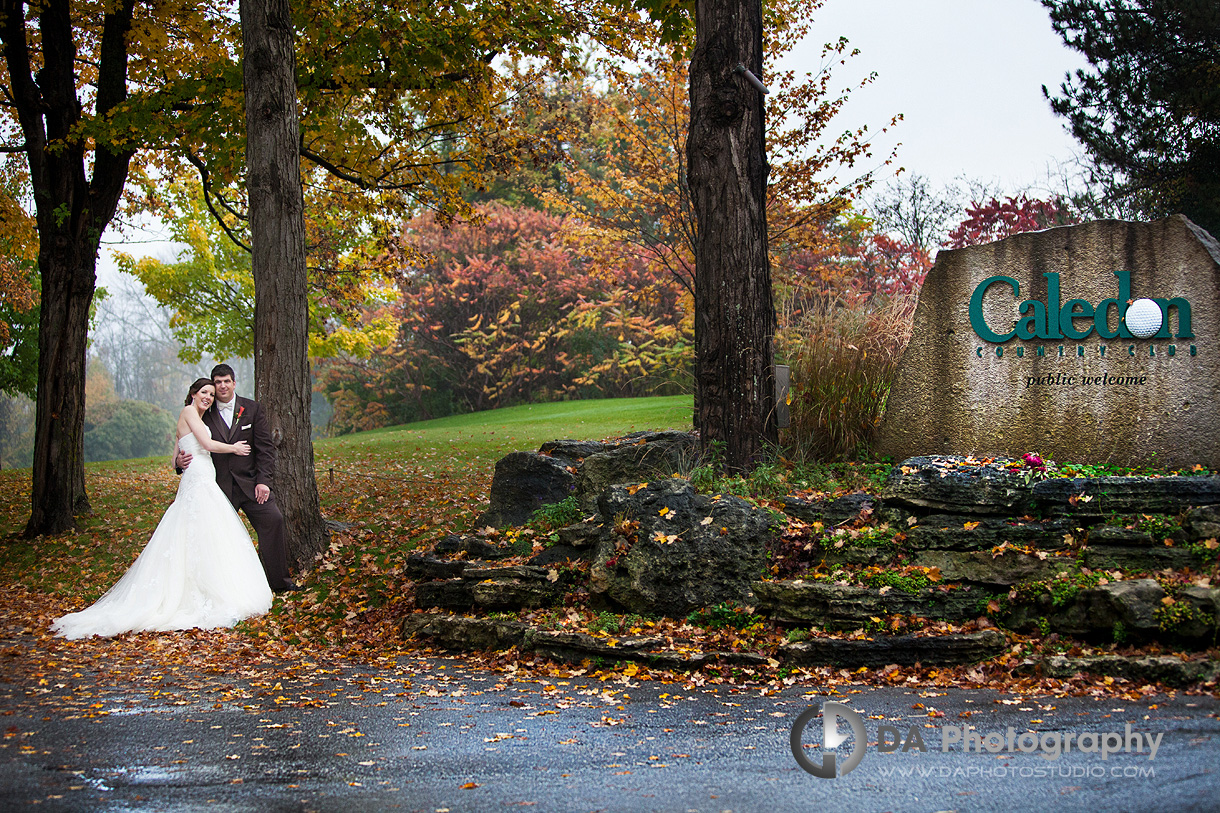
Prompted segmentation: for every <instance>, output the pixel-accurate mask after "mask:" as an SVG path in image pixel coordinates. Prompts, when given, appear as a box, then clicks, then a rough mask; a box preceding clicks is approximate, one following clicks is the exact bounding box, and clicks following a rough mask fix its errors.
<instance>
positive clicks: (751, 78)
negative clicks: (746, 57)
mask: <svg viewBox="0 0 1220 813" xmlns="http://www.w3.org/2000/svg"><path fill="white" fill-rule="evenodd" d="M733 73H740V74H742V75H743V76H745V78H746V81H747V82H749V83H750V84H751V85H753V86H754V87H756V88H757V89H758V92H759V93H761V94H763V95H764V96H765V95H766V94H768V93H770V92H771V91H769V90H767V86H766V85H764V84H763V83H762V80H761V79H759V78H758V77H757V76H755V75H754V73H753V72H752V71H751V70H750V69H749V68H747V67H746V66H745V65H742V64H741V63H740V62H738V63H737V67H736V68H734V69H733Z"/></svg>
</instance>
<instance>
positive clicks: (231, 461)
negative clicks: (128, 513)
mask: <svg viewBox="0 0 1220 813" xmlns="http://www.w3.org/2000/svg"><path fill="white" fill-rule="evenodd" d="M212 381H213V383H214V384H215V386H216V404H215V405H214V406H213V408H212V409H210V410H208V411H207V413H206V414H205V415H204V423H205V424H207V426H208V428H209V429H210V430H211V432H212V436H213V437H215V438H216V439H218V440H223V441H225V442H226V443H235V442H237V441H241V440H244V441H246V442H247V443H249V444H250V454H249V455H247V456H245V457H239V456H237V455H231V454H216V455H212V462H213V464H214V465H215V467H216V484H217V485H218V486H220V490H221V491H222V492H224V495H225V496H226V497H228V498H229V501H230V502H231V503H232V504H233V507H234V508H235V509H237V510H238V511H241V512H242V513H243V514H245V515H246V518H247V519H249V520H250V524H251V525H253V526H254V530H255V533H256V534H257V535H258V556H259V559H260V560H261V561H262V563H263V570H264V571H265V572H266V574H267V583H268V584H269V585H270V586H271V589H272V590H274V591H276V592H283V591H285V590H294V589H296V585H295V584H294V583H293V582H292V581H291V579H289V578H288V558H287V547H286V542H285V536H286V532H285V528H284V516H283V514H282V513H281V512H280V508H279V505H278V504H277V503H276V501H275V495H274V493H273V490H272V489H273V487H274V485H275V463H276V456H275V454H276V450H275V444H274V442H273V441H272V438H271V430H270V427H269V425H268V421H267V416H266V414H265V413H264V412H263V409H262V406H261V405H260V404H259V403H258V402H257V401H253V400H251V399H249V398H243V397H241V396H239V395H237V394H236V387H237V384H236V381H235V380H234V376H233V369H232V368H231V367H229V365H227V364H218V365H217V366H216V367H215V368H214V369H213V370H212ZM176 462H177V463H178V464H179V465H184V463H183V458H182V456H181V455H179V457H178V458H177V460H176ZM186 462H187V463H189V458H188V459H187V461H186Z"/></svg>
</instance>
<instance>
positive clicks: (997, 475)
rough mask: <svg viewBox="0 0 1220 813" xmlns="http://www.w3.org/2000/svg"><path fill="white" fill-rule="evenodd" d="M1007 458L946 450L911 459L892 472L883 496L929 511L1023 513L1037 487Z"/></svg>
mask: <svg viewBox="0 0 1220 813" xmlns="http://www.w3.org/2000/svg"><path fill="white" fill-rule="evenodd" d="M1007 462H1008V461H1007V460H998V461H993V462H990V463H982V462H978V461H974V460H973V458H964V457H954V456H944V455H936V456H930V457H912V458H908V459H907V460H904V461H903V462H902V464H901V465H898V466H895V467H894V468H893V470H892V471H891V472H890V476H889V479H888V480H887V481H886V484H885V491H884V493H883V494H882V497H883V498H884V500H885V502H886V503H887V504H888V503H897V504H899V505H904V506H908V507H911V508H914V509H921V510H923V511H924V512H928V511H932V512H937V513H949V514H996V515H1003V516H1019V515H1021V514H1023V513H1024V512H1025V508H1026V506H1027V504H1028V503H1029V500H1030V496H1031V489H1030V487H1029V485H1028V484H1027V483H1026V482H1025V478H1024V477H1023V476H1022V475H1021V474H1020V473H1019V472H1018V471H1015V470H1012V469H1009V468H1008V467H1007V465H1006V463H1007Z"/></svg>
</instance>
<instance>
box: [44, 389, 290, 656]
mask: <svg viewBox="0 0 1220 813" xmlns="http://www.w3.org/2000/svg"><path fill="white" fill-rule="evenodd" d="M215 398H216V388H215V387H214V386H213V385H212V382H211V380H210V379H207V378H201V379H199V380H198V381H196V382H195V383H194V384H192V385H191V389H190V394H189V395H187V398H186V406H185V407H184V408H183V410H182V413H181V414H180V415H179V416H178V446H179V447H180V448H181V449H183V450H185V451H187V452H189V453H191V454H192V455H194V460H193V462H192V464H191V465H190V467H189V468H187V469H186V471H185V472H184V473H183V475H182V480H181V481H180V482H179V483H178V495H177V497H175V499H174V502H173V504H171V505H170V507H169V508H167V509H166V510H165V515H164V516H162V517H161V522H160V523H159V524H158V525H157V529H156V530H155V531H153V535H152V538H151V539H149V540H148V544H147V545H145V546H144V550H143V551H142V552H141V553H140V555H139V557H137V558H136V560H135V562H133V563H132V565H131V567H130V568H128V569H127V572H126V573H124V574H123V577H122V578H121V579H119V580H118V582H116V583H115V585H114V586H113V587H111V588H110V590H108V591H107V592H106V594H105V595H104V596H102V597H101V598H100V599H98V600H97V601H96V602H95V603H94V604H93V605H92V606H90V607H88V608H86V609H84V610H82V611H80V612H78V613H70V614H68V615H65V616H63V617H62V618H58V619H56V620H55V621H54V623H52V625H51V630H52V631H53V632H55V633H56V634H58V635H62V636H63V637H65V638H86V637H88V636H90V635H118V634H120V633H123V632H131V631H137V630H181V629H190V628H191V627H202V628H205V629H207V628H212V627H231V626H233V625H234V624H236V623H237V622H238V621H240V620H242V619H243V618H249V617H250V616H254V615H260V614H262V613H265V612H266V611H267V610H268V609H270V607H271V588H270V587H268V586H267V578H266V576H265V575H264V573H263V568H262V565H261V564H260V563H259V559H258V554H257V552H256V551H255V549H254V545H253V543H252V542H251V541H250V535H249V534H248V533H246V528H245V526H244V525H242V522H241V519H240V518H239V517H238V516H237V512H236V511H234V510H233V506H232V505H231V504H230V503H229V501H228V499H226V498H225V495H224V493H223V492H222V491H221V490H220V487H219V486H217V485H216V469H215V468H214V467H213V465H212V457H211V452H218V453H231V454H236V455H248V454H250V446H249V444H247V443H246V442H245V441H238V442H237V443H233V444H229V443H220V442H218V441H215V440H212V433H211V432H210V431H209V429H208V427H207V426H206V425H204V423H203V419H202V415H203V413H204V412H206V411H207V410H208V408H210V407H211V406H212V402H213V401H214V400H215Z"/></svg>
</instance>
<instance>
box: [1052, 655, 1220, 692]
mask: <svg viewBox="0 0 1220 813" xmlns="http://www.w3.org/2000/svg"><path fill="white" fill-rule="evenodd" d="M1043 671H1044V673H1045V674H1046V675H1047V676H1048V677H1056V678H1070V677H1073V676H1075V675H1078V674H1082V673H1083V674H1090V675H1099V676H1108V677H1116V678H1125V679H1126V680H1130V681H1132V682H1133V683H1136V684H1140V683H1152V682H1154V681H1159V682H1161V683H1166V684H1168V685H1170V686H1189V685H1190V684H1192V683H1200V682H1214V681H1215V680H1217V678H1220V661H1215V660H1195V661H1187V660H1182V659H1181V658H1177V657H1174V656H1171V655H1165V656H1162V657H1148V658H1128V657H1123V656H1121V655H1093V656H1088V657H1082V658H1068V657H1065V656H1063V655H1054V656H1052V657H1051V658H1050V659H1048V660H1047V661H1045V662H1044V663H1043Z"/></svg>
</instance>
